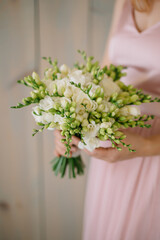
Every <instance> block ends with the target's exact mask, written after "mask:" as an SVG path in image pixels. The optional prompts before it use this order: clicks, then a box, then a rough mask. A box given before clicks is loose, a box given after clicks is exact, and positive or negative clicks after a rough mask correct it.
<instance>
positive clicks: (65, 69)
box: [60, 64, 69, 75]
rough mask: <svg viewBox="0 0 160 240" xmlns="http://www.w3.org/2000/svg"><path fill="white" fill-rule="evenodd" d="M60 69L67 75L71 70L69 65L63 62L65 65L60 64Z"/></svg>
mask: <svg viewBox="0 0 160 240" xmlns="http://www.w3.org/2000/svg"><path fill="white" fill-rule="evenodd" d="M60 71H61V73H63V74H65V75H67V74H68V71H69V68H68V67H67V65H66V64H63V65H61V66H60Z"/></svg>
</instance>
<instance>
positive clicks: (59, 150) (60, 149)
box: [54, 130, 79, 157]
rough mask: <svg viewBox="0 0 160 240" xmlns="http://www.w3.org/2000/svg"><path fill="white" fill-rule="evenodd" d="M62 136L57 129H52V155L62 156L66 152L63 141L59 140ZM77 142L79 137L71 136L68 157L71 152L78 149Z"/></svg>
mask: <svg viewBox="0 0 160 240" xmlns="http://www.w3.org/2000/svg"><path fill="white" fill-rule="evenodd" d="M63 138H64V137H63V136H62V135H61V132H60V131H58V130H55V131H54V144H55V149H54V155H55V156H56V157H60V156H64V155H65V152H66V147H65V146H64V143H62V142H61V139H63ZM78 142H79V139H78V138H77V137H72V142H71V150H70V157H71V156H72V153H74V152H76V151H77V150H78V147H77V146H78Z"/></svg>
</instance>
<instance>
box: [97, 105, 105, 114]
mask: <svg viewBox="0 0 160 240" xmlns="http://www.w3.org/2000/svg"><path fill="white" fill-rule="evenodd" d="M104 109H105V105H104V104H100V105H99V106H98V108H97V111H98V112H102V111H103V110H104Z"/></svg>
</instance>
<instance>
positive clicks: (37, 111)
mask: <svg viewBox="0 0 160 240" xmlns="http://www.w3.org/2000/svg"><path fill="white" fill-rule="evenodd" d="M32 109H33V111H32V115H33V117H34V119H35V121H36V122H42V121H43V118H42V115H40V108H39V106H35V107H33V108H32Z"/></svg>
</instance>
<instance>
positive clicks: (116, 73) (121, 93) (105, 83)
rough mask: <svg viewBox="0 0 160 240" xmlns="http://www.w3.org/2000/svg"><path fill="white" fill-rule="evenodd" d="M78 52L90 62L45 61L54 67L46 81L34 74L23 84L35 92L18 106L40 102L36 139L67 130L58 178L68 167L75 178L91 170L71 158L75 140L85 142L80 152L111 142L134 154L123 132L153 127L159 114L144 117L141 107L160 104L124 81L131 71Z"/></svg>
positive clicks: (55, 165) (56, 162)
mask: <svg viewBox="0 0 160 240" xmlns="http://www.w3.org/2000/svg"><path fill="white" fill-rule="evenodd" d="M78 52H79V53H80V54H81V55H82V57H83V59H84V64H79V63H76V64H75V65H74V67H73V68H69V67H68V66H67V65H65V64H63V65H61V66H60V67H58V62H57V60H55V61H52V60H51V58H50V57H49V58H46V57H43V59H45V60H47V61H48V62H49V64H50V65H51V67H50V68H47V69H45V71H44V77H43V78H42V79H40V77H39V75H38V74H37V73H35V72H33V73H32V76H28V77H24V79H23V80H18V83H20V84H24V85H25V86H27V87H31V88H33V91H31V92H30V97H26V98H24V99H23V100H22V101H23V103H18V105H17V106H13V107H12V108H16V109H18V108H22V107H26V106H28V105H31V104H36V105H35V106H34V107H33V110H32V115H33V117H34V119H35V121H36V123H37V125H38V126H40V128H39V129H34V130H33V131H34V132H33V134H32V135H33V136H34V135H35V134H36V133H38V132H42V131H43V130H44V129H48V130H54V129H58V130H60V131H61V135H62V136H63V139H62V142H63V143H64V145H65V146H66V153H65V156H61V157H56V158H54V159H53V161H52V168H53V171H54V172H55V174H56V175H57V174H58V173H60V174H61V177H63V176H64V175H65V173H66V169H67V167H68V171H69V177H70V178H71V177H73V178H75V177H76V175H81V174H83V173H84V167H85V166H84V163H83V161H82V159H81V157H80V156H75V157H74V156H72V157H69V154H70V149H71V142H72V136H77V137H78V138H80V142H79V146H78V147H79V148H80V149H84V148H86V149H88V150H89V151H93V150H94V149H95V148H97V147H99V146H100V142H101V141H106V140H109V141H110V142H111V143H112V147H113V148H116V149H117V150H119V151H121V150H122V146H124V147H127V148H128V150H129V151H130V152H133V151H135V150H134V149H132V147H131V145H130V144H125V143H124V142H123V139H125V138H126V136H125V135H124V133H123V132H122V131H123V129H126V128H129V127H131V128H134V127H136V126H139V127H143V128H144V127H147V128H149V127H150V126H151V125H150V124H148V123H147V121H148V120H150V119H153V118H154V116H152V115H151V116H149V115H142V114H141V113H140V109H139V107H138V105H140V104H142V103H150V102H160V99H158V98H154V99H152V97H151V96H150V95H147V94H144V93H143V92H142V90H140V89H136V88H134V87H133V86H132V85H128V86H126V85H125V84H124V83H123V82H122V81H121V80H120V79H121V77H122V76H125V75H126V73H125V72H124V69H125V67H122V66H114V65H112V64H111V65H110V67H109V68H108V67H107V66H105V67H103V68H101V67H100V65H99V63H98V62H97V61H96V62H94V61H93V60H94V58H93V57H87V55H86V53H85V52H84V51H78Z"/></svg>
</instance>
